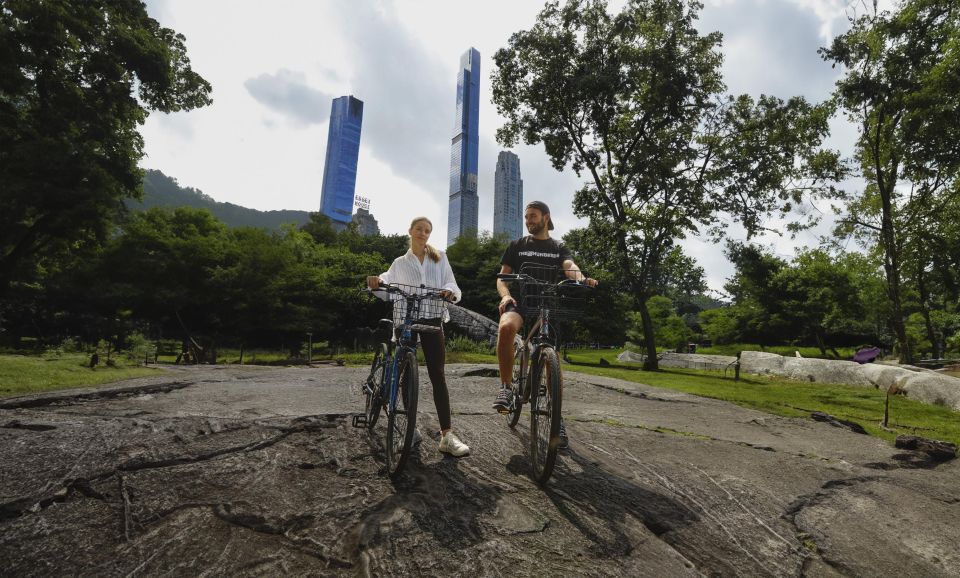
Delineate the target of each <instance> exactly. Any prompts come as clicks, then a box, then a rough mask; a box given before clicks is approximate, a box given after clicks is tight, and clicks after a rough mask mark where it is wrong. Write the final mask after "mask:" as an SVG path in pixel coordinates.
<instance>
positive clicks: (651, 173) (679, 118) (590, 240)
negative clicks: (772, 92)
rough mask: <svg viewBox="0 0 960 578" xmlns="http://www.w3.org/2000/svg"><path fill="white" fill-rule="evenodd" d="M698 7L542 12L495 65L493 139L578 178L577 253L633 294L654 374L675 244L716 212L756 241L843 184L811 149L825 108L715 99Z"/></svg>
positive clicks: (591, 2) (573, 7)
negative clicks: (521, 145) (581, 220)
mask: <svg viewBox="0 0 960 578" xmlns="http://www.w3.org/2000/svg"><path fill="white" fill-rule="evenodd" d="M700 8H701V5H700V4H699V3H697V2H690V3H684V2H677V1H670V0H631V1H628V2H627V3H626V6H625V7H624V9H623V11H622V12H620V13H619V14H615V15H610V14H609V13H608V12H607V5H606V2H605V1H603V0H569V1H568V2H567V3H566V4H564V5H563V6H560V4H559V3H558V2H550V3H548V4H547V5H546V7H545V8H544V9H543V11H542V12H541V13H540V15H539V16H538V19H537V21H536V23H535V24H534V26H533V27H532V28H531V29H530V30H526V31H520V32H517V33H515V34H513V35H512V36H511V38H510V40H509V43H508V46H507V47H506V48H503V49H501V50H499V51H498V52H497V53H496V54H495V56H494V59H495V61H496V70H495V71H494V73H493V100H494V103H495V104H496V106H497V109H498V111H499V112H500V114H502V115H504V116H505V117H506V119H507V122H506V124H505V125H504V126H502V127H501V128H500V129H499V130H498V131H497V138H498V140H499V141H500V142H501V143H502V144H504V145H507V146H509V145H512V144H514V143H516V142H517V141H519V140H523V142H525V143H527V144H536V143H541V142H542V143H543V145H544V148H545V150H546V152H547V154H548V156H550V158H551V161H552V163H553V165H554V167H555V168H556V169H558V170H561V169H563V168H564V167H566V166H567V165H570V166H572V168H573V169H574V171H576V172H577V174H578V175H579V174H581V173H586V174H587V175H588V178H589V180H588V183H587V185H586V186H584V187H583V188H582V189H581V190H580V191H578V192H577V194H576V196H575V199H574V210H575V212H576V213H577V214H578V215H579V216H583V217H588V218H589V219H590V226H589V228H587V229H586V230H585V231H584V232H583V234H582V235H581V241H582V242H581V244H582V245H588V246H594V247H596V250H595V254H596V255H597V256H598V257H602V258H603V260H602V261H601V262H600V263H599V264H600V265H601V266H602V268H603V269H606V270H607V271H610V272H611V273H613V274H614V276H615V278H616V279H617V281H618V283H621V284H622V285H621V287H622V288H623V289H624V290H626V291H627V292H628V293H629V294H630V295H632V296H633V298H634V307H633V308H634V309H636V310H637V311H639V313H640V315H641V317H642V320H643V330H644V334H645V341H646V343H647V347H648V348H649V353H650V355H648V360H649V365H650V367H655V363H656V362H655V359H656V357H655V355H653V353H655V341H656V339H655V336H654V329H653V325H652V321H651V320H650V319H649V312H648V311H647V308H646V303H647V300H648V299H649V298H650V297H651V296H653V295H655V294H657V293H659V292H660V289H661V287H662V286H663V284H664V271H663V269H662V265H663V264H664V263H665V262H667V259H665V257H666V256H667V255H669V254H670V251H671V250H672V249H673V248H674V247H675V244H676V241H677V240H678V239H682V238H683V237H685V236H686V235H688V234H691V233H696V232H699V230H700V229H701V228H702V227H713V226H714V225H716V224H717V223H718V217H719V215H720V214H721V213H724V212H726V213H729V214H731V215H734V216H736V217H737V218H738V219H739V220H740V222H741V223H743V224H744V226H745V227H746V229H747V231H748V233H750V234H753V233H755V232H757V231H759V230H761V229H763V221H762V218H763V216H764V215H767V214H770V213H771V212H777V211H789V210H791V209H792V207H793V206H794V205H795V204H797V203H799V202H801V201H802V200H803V197H804V195H805V194H813V195H832V194H835V191H834V189H832V188H831V187H829V186H826V185H825V181H828V180H833V179H836V178H838V177H839V176H840V175H841V174H842V169H841V167H840V165H839V164H838V161H837V158H838V157H837V155H836V154H834V153H832V152H827V151H823V150H821V149H820V148H819V143H820V141H821V140H822V139H823V137H824V136H825V135H826V133H827V119H828V117H829V112H830V109H829V106H811V105H809V104H808V103H807V102H806V101H804V100H803V99H802V98H799V97H797V98H792V99H790V100H789V101H787V102H783V101H781V100H779V99H776V98H773V97H767V96H763V97H761V98H760V99H759V100H757V101H754V100H753V99H752V98H750V97H748V96H740V97H736V98H734V97H729V98H721V97H720V93H721V92H722V91H723V89H724V86H723V83H722V80H721V78H720V64H721V61H722V56H721V54H720V52H719V47H720V34H719V33H716V32H714V33H710V34H706V35H703V36H701V35H700V33H699V32H698V31H697V29H696V27H695V26H694V21H695V19H696V17H697V12H698V10H699V9H700ZM713 232H714V233H715V234H722V230H721V229H720V228H719V227H714V228H713Z"/></svg>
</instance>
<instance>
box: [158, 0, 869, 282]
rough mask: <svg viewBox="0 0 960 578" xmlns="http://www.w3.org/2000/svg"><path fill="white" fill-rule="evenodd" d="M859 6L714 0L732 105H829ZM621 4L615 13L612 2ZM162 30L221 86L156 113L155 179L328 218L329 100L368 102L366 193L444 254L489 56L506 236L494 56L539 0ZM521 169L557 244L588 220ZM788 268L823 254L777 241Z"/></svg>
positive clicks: (486, 111) (175, 21) (569, 190)
mask: <svg viewBox="0 0 960 578" xmlns="http://www.w3.org/2000/svg"><path fill="white" fill-rule="evenodd" d="M849 3H850V0H705V2H704V4H705V8H704V10H703V11H702V13H701V18H700V21H699V24H698V27H699V28H700V30H701V32H703V33H705V32H709V31H713V30H718V31H720V32H722V33H723V36H724V40H723V47H722V50H723V53H724V57H725V61H724V67H723V71H724V76H725V80H726V83H727V86H728V92H730V93H731V94H741V93H747V94H751V95H753V96H759V95H760V94H773V95H776V96H779V97H782V98H787V97H790V96H793V95H802V96H804V97H806V98H807V99H809V100H811V101H814V102H819V101H821V100H824V99H825V98H827V97H828V95H829V93H830V91H831V89H832V86H833V83H834V82H835V80H836V79H837V77H838V74H839V71H837V70H835V69H832V68H831V67H830V65H829V64H828V63H826V62H824V61H823V60H822V59H821V58H820V57H819V56H818V54H817V49H818V48H819V47H821V46H825V45H827V44H828V43H829V42H830V39H831V38H833V36H835V35H836V34H838V33H840V32H842V31H844V30H845V29H846V27H847V19H846V8H847V5H848V4H849ZM612 4H613V5H614V6H616V5H618V4H619V3H618V2H613V3H612ZM147 6H148V11H149V13H150V14H151V16H153V17H154V18H156V19H157V20H158V21H159V22H160V23H161V25H163V26H166V27H169V28H173V29H174V30H176V31H177V32H179V33H181V34H183V35H185V36H186V39H187V40H186V45H187V50H188V55H189V57H190V59H191V62H192V65H193V68H194V69H195V70H196V71H197V72H198V73H200V74H201V75H202V76H203V77H204V78H206V79H207V80H208V81H209V82H210V83H211V84H212V85H213V95H212V96H213V104H212V105H211V106H208V107H205V108H202V109H199V110H194V111H190V112H183V113H175V114H162V113H153V114H151V115H150V117H149V119H148V120H147V122H146V124H145V125H144V126H143V127H142V129H141V131H142V134H143V136H144V139H145V145H146V147H145V148H146V157H145V158H144V159H143V162H142V166H144V167H145V168H151V169H157V170H160V171H163V172H164V173H165V174H167V175H169V176H171V177H174V178H175V179H177V180H178V181H179V183H180V185H181V186H188V187H194V188H197V189H199V190H201V191H203V192H204V193H206V194H208V195H210V196H211V197H213V198H214V199H216V200H218V201H224V202H231V203H235V204H238V205H242V206H245V207H251V208H255V209H261V210H273V209H299V210H306V211H316V210H318V208H319V205H320V190H321V185H322V182H323V164H324V158H325V151H326V140H327V130H328V120H329V116H330V105H331V99H333V98H336V97H338V96H342V95H346V94H352V95H353V96H355V97H357V98H359V99H360V100H362V101H363V102H364V117H363V128H362V135H361V146H360V159H359V163H358V170H357V189H356V192H357V194H358V195H362V196H365V197H368V198H369V199H370V200H371V212H372V213H373V215H374V216H375V217H376V218H377V220H378V221H379V224H380V229H381V231H382V232H383V233H385V234H389V233H405V232H406V229H407V227H408V226H409V223H410V219H411V218H412V217H414V216H416V215H419V214H423V215H427V216H428V217H430V218H431V219H432V220H433V223H434V231H433V236H432V241H434V244H436V245H438V246H440V247H442V246H443V245H444V243H445V240H446V237H447V231H446V223H447V197H448V194H449V191H448V187H449V185H448V172H449V162H450V138H451V137H452V135H453V123H454V108H455V90H456V81H457V67H458V64H459V60H460V55H461V54H462V53H463V52H464V51H465V50H466V49H468V48H470V47H471V46H472V47H474V48H476V49H477V50H479V51H480V56H481V75H480V78H481V86H480V170H479V195H480V223H479V225H480V229H481V230H490V229H492V228H493V210H492V206H493V180H494V179H493V176H494V167H495V165H496V159H497V153H498V152H499V151H500V150H503V149H502V147H500V146H499V145H498V144H497V143H496V140H495V132H496V130H497V128H499V127H500V126H501V125H502V123H503V119H502V118H501V117H500V116H499V115H497V113H496V109H495V108H494V106H493V104H492V103H491V100H490V96H491V90H490V73H491V69H492V67H493V62H492V56H493V54H494V52H496V50H498V49H499V48H502V47H504V46H505V45H506V44H507V40H508V38H509V36H510V34H512V33H513V32H515V31H518V30H525V29H529V28H530V27H531V26H532V24H533V23H534V21H535V18H536V15H537V13H538V12H539V11H540V10H541V8H542V7H543V3H542V2H540V1H536V0H533V1H527V0H509V1H506V0H486V1H484V2H469V3H468V2H463V1H459V0H329V1H310V2H304V1H301V0H272V1H270V2H264V1H259V2H258V1H253V0H230V1H227V0H219V1H214V0H207V1H203V2H197V1H196V0H148V1H147ZM833 126H834V136H833V137H832V139H831V143H830V144H831V146H833V147H834V148H839V149H841V150H843V151H844V152H846V153H849V152H850V146H851V144H852V142H853V138H854V134H855V133H854V131H853V130H852V129H851V128H850V127H849V126H847V125H846V124H845V123H844V122H842V121H839V120H837V121H835V122H834V123H833ZM512 150H513V152H515V153H516V154H517V155H518V156H519V157H520V170H521V173H522V177H523V181H524V200H525V201H530V200H532V199H541V200H543V201H545V202H547V203H548V204H549V205H550V207H551V211H552V213H553V216H554V219H555V221H556V224H557V230H556V231H555V234H556V235H555V236H562V235H563V234H564V233H565V232H566V231H568V230H569V229H571V228H574V227H578V226H583V225H584V224H585V222H583V221H581V220H579V219H577V218H575V217H574V216H573V213H572V210H571V206H570V205H571V200H572V196H573V192H574V191H575V190H577V189H578V188H579V187H580V181H579V179H578V178H577V177H576V175H575V174H574V173H573V171H572V170H569V169H568V170H566V171H564V172H562V173H561V172H558V171H556V170H555V169H554V168H553V167H552V166H551V165H550V163H549V161H548V159H547V157H546V155H545V154H544V153H543V150H542V146H535V147H527V146H522V145H521V146H518V147H517V148H514V149H512ZM764 242H765V243H768V244H769V245H770V246H771V247H772V248H774V250H775V251H776V252H777V253H778V254H780V255H782V256H784V257H786V258H789V257H790V256H792V253H793V250H794V248H795V247H796V246H802V245H810V246H813V245H816V244H817V239H816V233H812V232H811V233H805V234H803V235H801V237H800V238H798V239H796V240H795V241H790V240H789V238H783V239H778V238H777V237H775V236H770V237H768V238H766V239H765V240H764ZM685 248H686V250H687V252H688V253H690V254H691V255H693V256H694V257H696V258H697V259H698V261H699V263H700V265H701V266H703V267H704V268H705V269H706V271H707V277H708V283H709V285H710V286H711V287H712V288H714V289H720V288H721V287H722V285H723V283H724V281H725V279H726V278H727V277H729V276H730V274H731V273H732V268H731V267H730V265H729V263H727V262H726V259H725V258H723V256H722V254H721V250H720V247H718V246H716V245H712V244H709V243H703V242H699V241H697V240H688V241H687V242H686V243H685Z"/></svg>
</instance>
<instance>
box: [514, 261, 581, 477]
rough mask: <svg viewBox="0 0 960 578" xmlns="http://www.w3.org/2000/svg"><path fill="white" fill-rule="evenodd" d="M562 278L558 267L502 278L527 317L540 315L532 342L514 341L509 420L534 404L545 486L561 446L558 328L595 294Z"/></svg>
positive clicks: (533, 426) (534, 440)
mask: <svg viewBox="0 0 960 578" xmlns="http://www.w3.org/2000/svg"><path fill="white" fill-rule="evenodd" d="M557 274H558V273H557V269H555V268H552V267H535V266H530V265H524V266H523V267H521V268H520V272H519V273H507V274H499V275H497V278H498V279H501V280H503V281H504V282H506V283H510V284H511V285H512V287H511V294H512V295H514V299H516V301H517V303H518V304H520V305H521V307H522V308H523V309H524V310H525V311H526V317H528V318H529V317H530V316H532V315H533V314H534V312H536V321H534V323H533V324H532V325H531V326H530V331H529V332H528V333H527V337H526V339H521V338H520V336H519V335H518V336H517V337H516V339H515V340H514V357H513V392H514V396H513V400H514V401H513V408H512V410H511V411H510V412H508V413H507V414H506V416H507V425H508V426H509V427H511V428H512V427H514V426H516V425H517V422H519V421H520V414H521V410H522V409H523V405H524V404H526V403H528V404H530V461H531V463H532V466H533V471H532V477H533V479H534V480H535V481H536V482H537V483H538V484H541V485H543V484H545V483H547V480H549V479H550V474H552V473H553V466H554V465H555V464H556V461H557V450H558V449H559V446H560V419H561V417H562V414H561V408H562V405H563V376H562V374H561V371H560V357H559V355H558V354H557V348H558V347H559V345H560V338H559V334H558V332H557V327H556V322H558V321H560V320H564V319H571V318H573V317H575V316H577V315H578V314H579V313H580V312H581V311H583V307H584V303H585V298H584V295H583V290H586V289H592V287H590V286H589V285H586V284H584V283H580V282H578V281H574V280H572V279H564V280H562V281H560V282H556V281H555V278H556V276H557ZM518 297H519V298H518Z"/></svg>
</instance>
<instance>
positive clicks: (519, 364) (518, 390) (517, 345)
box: [506, 336, 527, 427]
mask: <svg viewBox="0 0 960 578" xmlns="http://www.w3.org/2000/svg"><path fill="white" fill-rule="evenodd" d="M526 374H527V348H526V347H525V346H524V345H523V340H522V339H520V337H519V336H517V337H515V338H514V340H513V411H511V412H509V413H507V414H506V417H507V426H509V427H514V426H515V425H517V422H518V421H520V410H521V409H522V408H523V397H524V393H523V388H524V387H525V384H524V381H525V378H526Z"/></svg>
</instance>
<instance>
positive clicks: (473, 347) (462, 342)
mask: <svg viewBox="0 0 960 578" xmlns="http://www.w3.org/2000/svg"><path fill="white" fill-rule="evenodd" d="M447 351H456V352H458V353H483V354H487V355H493V354H495V353H496V347H494V346H492V345H488V344H487V343H478V342H476V341H474V340H472V339H470V338H468V337H463V336H462V335H458V336H457V337H453V338H450V339H448V340H447Z"/></svg>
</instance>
